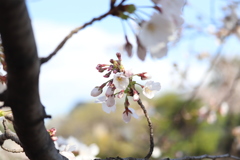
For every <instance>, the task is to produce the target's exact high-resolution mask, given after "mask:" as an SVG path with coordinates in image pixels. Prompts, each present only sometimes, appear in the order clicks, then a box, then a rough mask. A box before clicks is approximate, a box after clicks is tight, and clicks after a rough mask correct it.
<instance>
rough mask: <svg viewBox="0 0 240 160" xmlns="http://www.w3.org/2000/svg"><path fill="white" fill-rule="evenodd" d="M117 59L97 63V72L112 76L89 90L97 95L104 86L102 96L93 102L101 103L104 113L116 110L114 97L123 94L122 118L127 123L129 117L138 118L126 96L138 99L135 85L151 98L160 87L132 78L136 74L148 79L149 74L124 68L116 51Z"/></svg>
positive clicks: (152, 82)
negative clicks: (140, 82)
mask: <svg viewBox="0 0 240 160" xmlns="http://www.w3.org/2000/svg"><path fill="white" fill-rule="evenodd" d="M116 55H117V58H118V59H117V60H113V59H111V60H110V63H111V64H98V65H97V67H96V69H97V70H98V71H99V72H104V71H107V73H106V74H105V75H104V76H103V77H105V78H109V77H110V75H111V74H113V78H111V79H110V80H108V81H107V82H105V83H103V84H102V85H100V86H96V87H95V88H94V89H93V90H92V91H91V96H93V97H97V96H99V95H100V94H102V92H103V88H104V87H106V88H107V89H106V92H105V95H104V96H101V97H99V98H98V99H97V100H96V101H95V102H96V103H102V109H103V111H105V112H106V113H111V112H114V111H115V110H116V101H115V98H122V97H124V96H125V102H124V107H125V110H124V112H123V115H122V118H123V120H124V122H126V123H128V122H129V121H130V120H131V117H132V116H133V117H134V118H138V116H137V114H136V113H135V110H134V109H133V108H130V107H129V105H130V103H129V100H128V97H132V98H133V100H134V101H138V100H139V94H140V93H139V92H138V91H137V89H136V85H138V86H140V87H141V88H142V90H143V94H144V95H145V96H146V97H148V98H150V99H151V98H153V97H154V95H155V93H156V92H157V91H159V90H160V89H161V86H160V83H159V82H154V81H147V82H146V84H145V85H141V84H139V83H137V82H136V81H134V80H133V77H134V76H138V77H140V78H141V80H147V79H150V78H151V76H150V75H149V74H148V73H147V72H143V73H139V74H134V73H132V71H130V70H125V69H124V67H123V65H122V59H121V54H120V53H117V54H116Z"/></svg>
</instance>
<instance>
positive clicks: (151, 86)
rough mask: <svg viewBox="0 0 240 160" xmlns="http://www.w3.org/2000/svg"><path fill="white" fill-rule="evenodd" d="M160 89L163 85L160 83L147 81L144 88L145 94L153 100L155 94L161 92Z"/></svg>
mask: <svg viewBox="0 0 240 160" xmlns="http://www.w3.org/2000/svg"><path fill="white" fill-rule="evenodd" d="M160 89H161V85H160V83H159V82H154V81H147V82H146V84H145V85H144V87H143V94H144V95H145V96H146V97H147V98H149V99H152V98H153V97H154V94H155V93H156V92H157V91H160Z"/></svg>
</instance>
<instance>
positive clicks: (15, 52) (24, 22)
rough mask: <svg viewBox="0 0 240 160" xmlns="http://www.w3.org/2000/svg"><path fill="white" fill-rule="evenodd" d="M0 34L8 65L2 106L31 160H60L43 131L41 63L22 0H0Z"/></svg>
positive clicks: (61, 157) (46, 133)
mask: <svg viewBox="0 0 240 160" xmlns="http://www.w3.org/2000/svg"><path fill="white" fill-rule="evenodd" d="M0 34H1V38H2V43H3V47H4V53H5V57H6V63H7V73H8V77H7V78H8V85H7V86H8V89H7V91H6V93H5V97H6V100H5V104H6V105H8V106H10V107H11V108H12V112H13V116H14V129H15V131H16V133H17V135H18V137H19V139H20V141H21V144H22V146H23V149H24V151H25V153H26V155H27V156H28V157H29V159H31V160H43V159H44V160H62V159H66V158H65V157H63V156H61V155H60V154H59V153H58V151H57V150H56V149H55V147H54V144H53V142H52V140H51V138H50V136H49V134H48V132H47V131H46V129H45V126H44V117H45V111H44V108H43V106H42V105H41V102H40V98H39V72H40V62H39V58H38V55H37V48H36V44H35V39H34V36H33V31H32V26H31V21H30V18H29V15H28V12H27V8H26V4H25V1H24V0H0Z"/></svg>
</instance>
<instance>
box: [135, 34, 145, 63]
mask: <svg viewBox="0 0 240 160" xmlns="http://www.w3.org/2000/svg"><path fill="white" fill-rule="evenodd" d="M136 39H137V55H138V58H139V59H141V60H142V61H144V60H145V57H146V54H147V50H146V48H145V47H144V46H143V45H142V44H141V42H140V40H139V38H138V37H136Z"/></svg>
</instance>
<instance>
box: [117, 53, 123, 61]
mask: <svg viewBox="0 0 240 160" xmlns="http://www.w3.org/2000/svg"><path fill="white" fill-rule="evenodd" d="M116 55H117V58H118V59H119V61H121V60H122V57H121V53H116Z"/></svg>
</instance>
